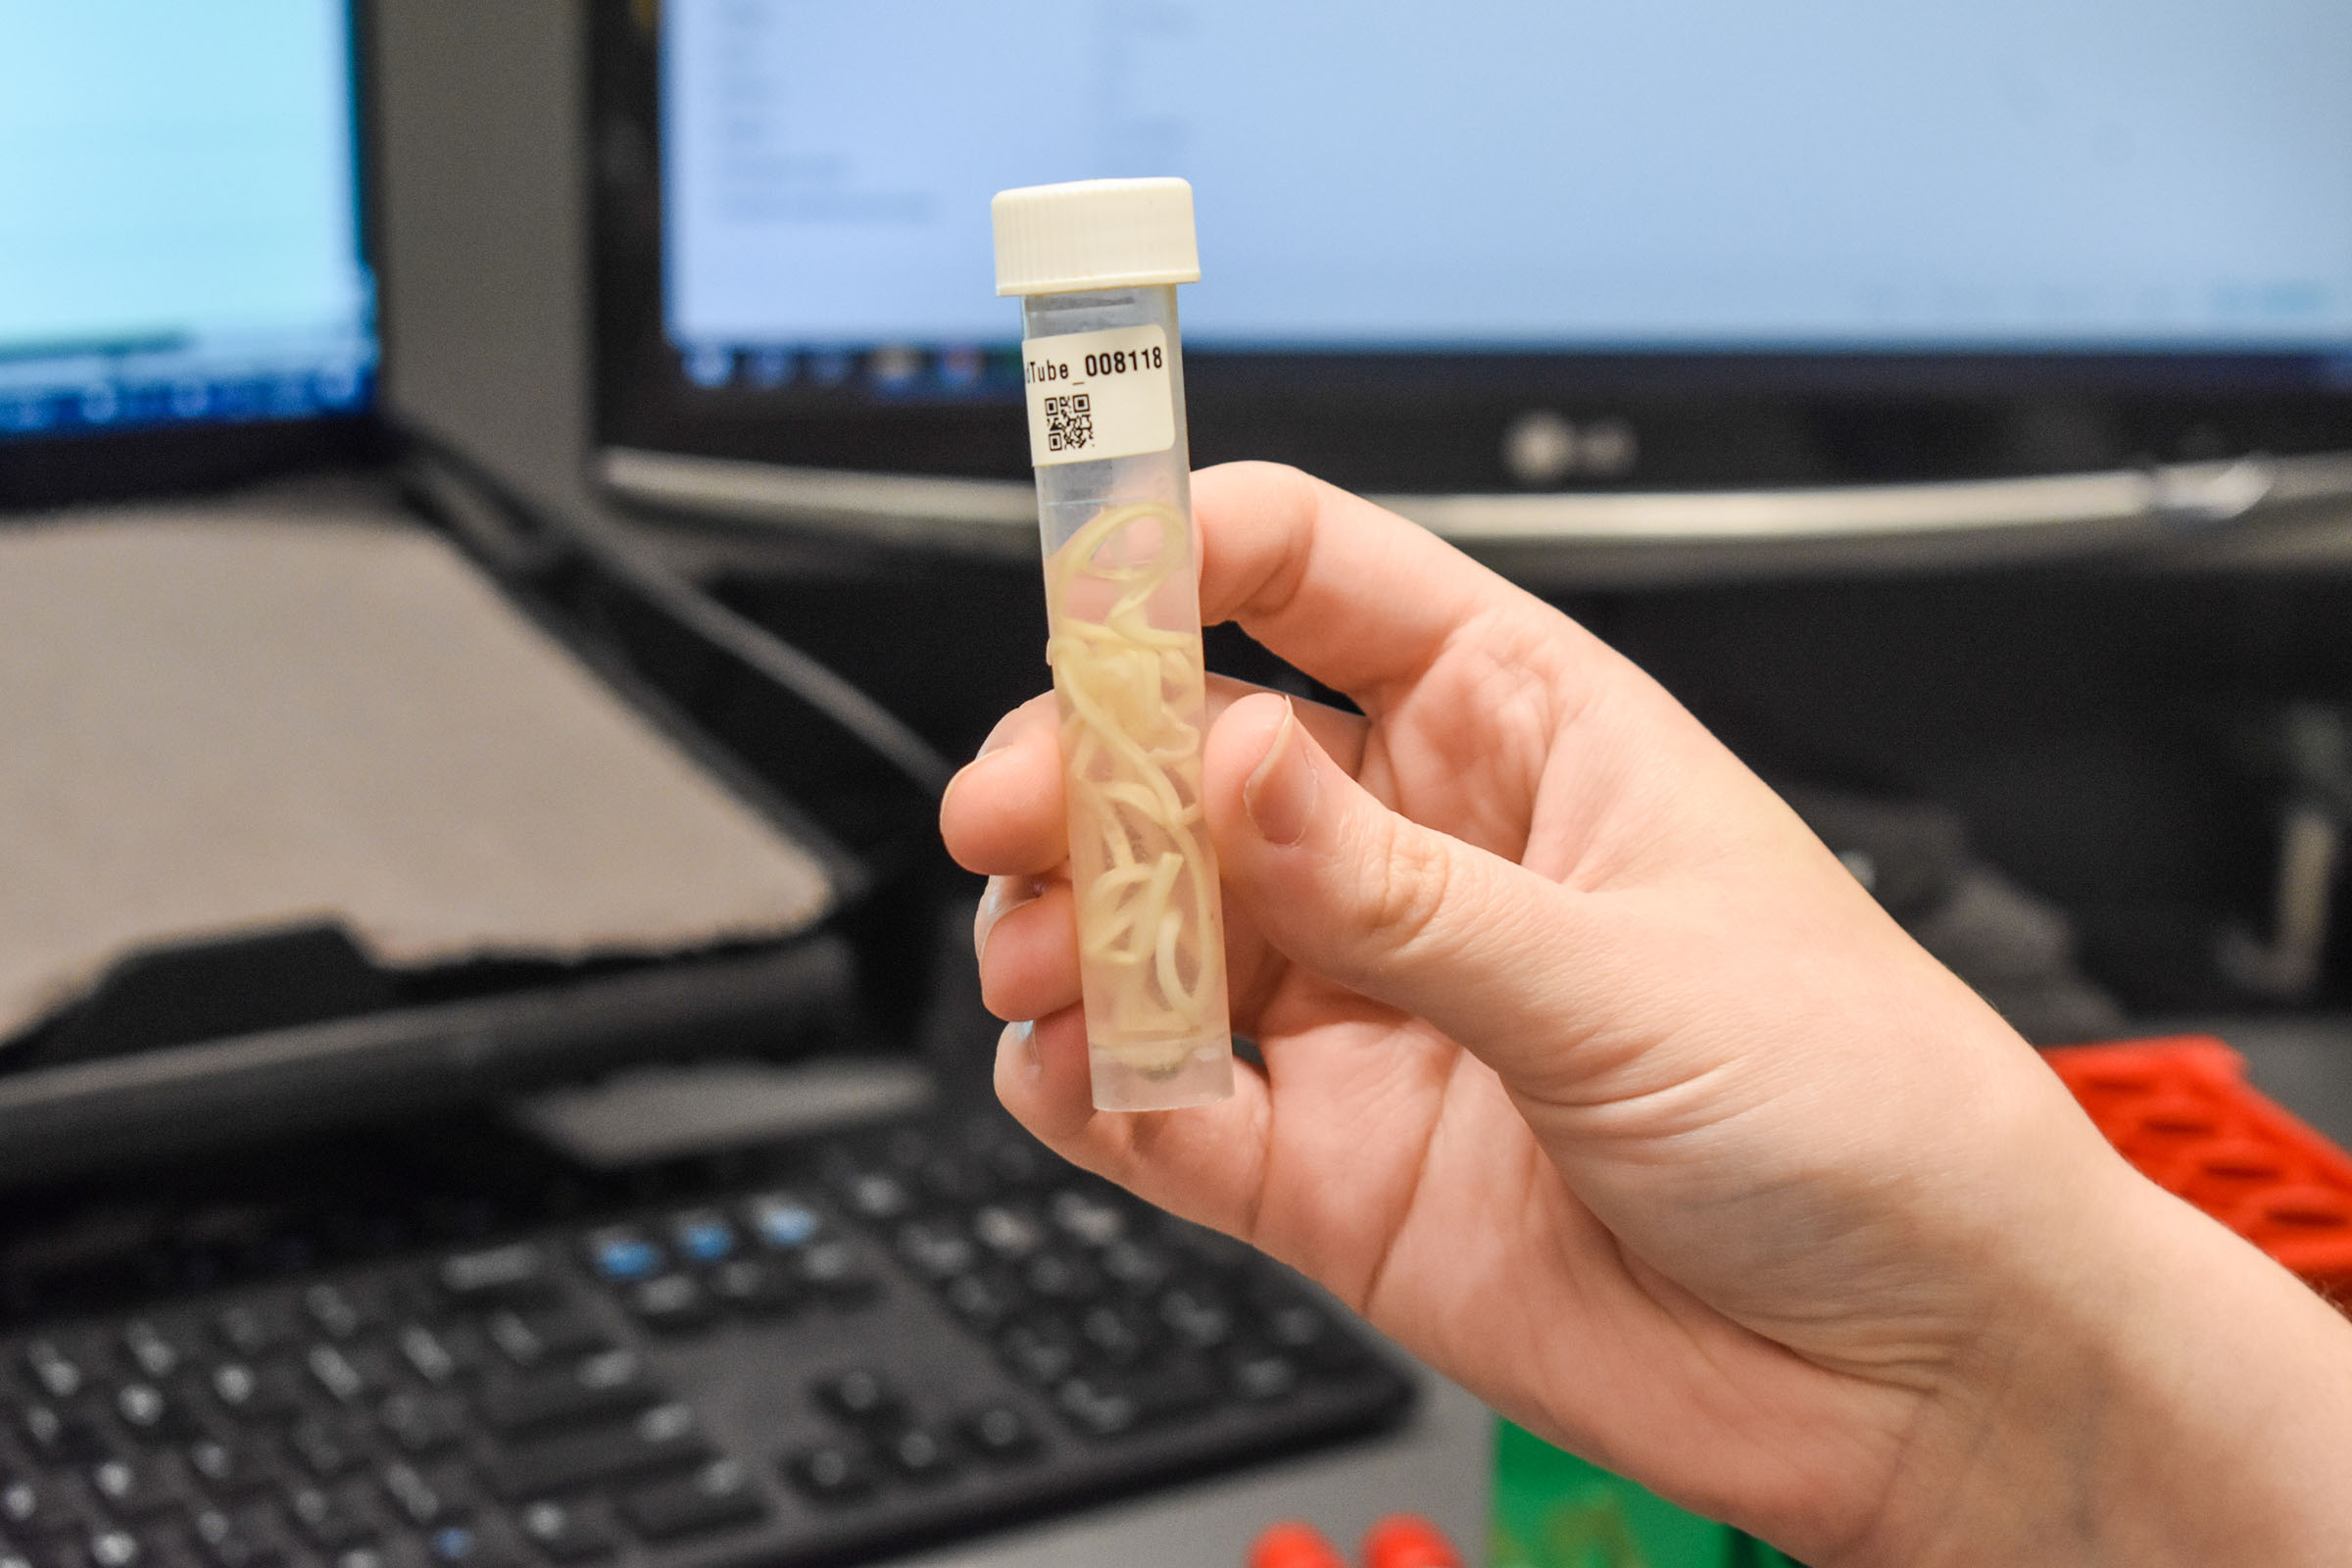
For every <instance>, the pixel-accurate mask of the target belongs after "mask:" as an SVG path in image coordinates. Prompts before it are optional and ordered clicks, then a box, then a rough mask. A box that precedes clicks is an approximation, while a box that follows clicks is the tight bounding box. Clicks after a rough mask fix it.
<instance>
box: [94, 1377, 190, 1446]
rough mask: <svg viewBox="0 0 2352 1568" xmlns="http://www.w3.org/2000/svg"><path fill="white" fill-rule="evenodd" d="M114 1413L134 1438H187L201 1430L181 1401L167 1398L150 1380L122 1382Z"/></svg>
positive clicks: (117, 1393)
mask: <svg viewBox="0 0 2352 1568" xmlns="http://www.w3.org/2000/svg"><path fill="white" fill-rule="evenodd" d="M115 1414H116V1415H117V1416H119V1417H121V1418H122V1421H123V1428H124V1429H125V1430H126V1431H128V1432H129V1433H130V1435H131V1436H132V1437H134V1438H141V1439H147V1440H156V1439H182V1438H191V1437H195V1436H197V1435H198V1434H199V1433H201V1432H202V1430H203V1429H202V1428H201V1427H199V1426H198V1425H197V1424H196V1418H195V1416H194V1414H193V1413H192V1412H191V1411H190V1410H189V1409H188V1407H187V1405H186V1404H185V1403H184V1402H182V1401H181V1400H179V1399H175V1398H172V1397H169V1396H167V1395H166V1394H165V1393H164V1391H163V1390H161V1389H159V1388H157V1387H156V1386H155V1385H154V1384H152V1383H125V1384H123V1387H121V1388H119V1389H117V1390H116V1391H115Z"/></svg>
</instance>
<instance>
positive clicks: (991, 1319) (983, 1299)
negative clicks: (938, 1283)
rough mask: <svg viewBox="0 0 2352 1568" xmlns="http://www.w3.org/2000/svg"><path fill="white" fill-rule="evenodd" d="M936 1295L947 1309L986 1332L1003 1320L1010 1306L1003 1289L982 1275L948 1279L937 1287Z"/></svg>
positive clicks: (967, 1275) (973, 1326)
mask: <svg viewBox="0 0 2352 1568" xmlns="http://www.w3.org/2000/svg"><path fill="white" fill-rule="evenodd" d="M939 1296H940V1299H941V1300H943V1301H945V1302H947V1303H948V1310H949V1311H951V1312H954V1313H955V1314H956V1316H957V1317H959V1318H961V1319H963V1321H964V1322H965V1323H967V1324H969V1325H970V1326H971V1327H972V1328H974V1329H977V1330H979V1331H980V1332H981V1333H983V1334H986V1333H988V1332H990V1331H991V1330H993V1329H995V1328H997V1327H998V1326H999V1325H1001V1324H1002V1323H1004V1321H1005V1317H1006V1316H1007V1315H1008V1314H1009V1313H1010V1312H1011V1310H1012V1303H1011V1302H1010V1301H1008V1300H1006V1299H1005V1293H1004V1292H1003V1291H1001V1290H999V1289H998V1288H997V1287H996V1286H995V1285H994V1284H992V1283H990V1282H989V1280H988V1279H986V1278H985V1277H984V1276H982V1275H978V1274H965V1275H962V1276H960V1277H958V1278H956V1279H952V1280H950V1281H948V1283H947V1284H946V1285H945V1286H943V1287H941V1289H940V1293H939Z"/></svg>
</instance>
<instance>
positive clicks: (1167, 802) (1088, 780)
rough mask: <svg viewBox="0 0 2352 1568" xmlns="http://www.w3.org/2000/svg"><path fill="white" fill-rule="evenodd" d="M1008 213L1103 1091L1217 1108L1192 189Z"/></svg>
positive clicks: (1145, 187)
mask: <svg viewBox="0 0 2352 1568" xmlns="http://www.w3.org/2000/svg"><path fill="white" fill-rule="evenodd" d="M991 213H992V216H993V217H994V219H995V222H996V239H997V292H998V293H999V294H1017V295H1019V296H1021V363H1022V377H1023V380H1024V382H1025V383H1026V390H1027V393H1028V401H1029V455H1030V461H1031V463H1032V464H1034V465H1035V466H1036V469H1037V516H1038V527H1039V531H1040V533H1041V535H1042V536H1043V542H1044V546H1045V558H1046V614H1047V623H1048V631H1049V635H1048V640H1047V644H1046V660H1047V662H1048V663H1049V664H1051V665H1052V666H1053V670H1054V697H1055V701H1056V703H1057V705H1058V708H1059V711H1060V715H1061V760H1062V772H1063V777H1064V779H1065V781H1066V784H1067V790H1068V798H1069V813H1070V817H1069V821H1070V869H1071V878H1072V884H1073V887H1072V891H1073V892H1074V893H1075V894H1076V896H1077V906H1078V948H1079V967H1080V971H1081V975H1082V978H1083V982H1084V990H1085V1000H1086V1036H1087V1047H1088V1052H1089V1055H1090V1058H1091V1061H1092V1065H1093V1069H1094V1089H1095V1104H1096V1106H1097V1107H1098V1108H1100V1109H1103V1110H1165V1109H1170V1108H1172V1107H1175V1106H1179V1105H1203V1104H1207V1103H1211V1102H1214V1101H1219V1100H1224V1099H1226V1098H1227V1097H1229V1096H1230V1095H1231V1094H1232V1093H1233V1034H1232V1027H1231V1025H1230V1023H1229V1022H1228V1020H1227V1016H1226V1003H1225V922H1224V916H1223V913H1222V911H1221V908H1220V905H1219V897H1220V895H1219V889H1218V884H1217V862H1216V853H1215V851H1214V850H1213V849H1212V848H1211V846H1210V844H1209V839H1208V827H1207V823H1206V822H1205V821H1203V820H1202V818H1201V732H1202V730H1203V728H1204V727H1205V723H1206V717H1205V713H1204V703H1203V683H1202V666H1201V601H1200V584H1199V580H1198V577H1197V574H1196V567H1195V562H1196V556H1195V552H1194V543H1193V541H1194V533H1193V509H1192V490H1191V483H1190V463H1189V460H1188V457H1187V453H1186V448H1185V435H1184V364H1183V357H1182V355H1181V354H1180V352H1179V351H1178V347H1177V333H1176V288H1175V285H1176V284H1178V283H1190V282H1193V281H1195V280H1197V279H1198V278H1199V277H1200V276H1201V263H1200V260H1199V256H1198V253H1197V252H1196V250H1195V247H1194V241H1193V188H1192V187H1191V186H1190V185H1188V184H1186V183H1185V182H1184V181H1183V180H1181V179H1096V180H1084V181H1080V182H1078V183H1075V184H1068V185H1035V186H1030V187H1028V188H1026V189H1022V190H1008V191H1004V192H1001V193H1000V194H999V195H998V196H997V198H996V200H995V202H994V203H992V204H991Z"/></svg>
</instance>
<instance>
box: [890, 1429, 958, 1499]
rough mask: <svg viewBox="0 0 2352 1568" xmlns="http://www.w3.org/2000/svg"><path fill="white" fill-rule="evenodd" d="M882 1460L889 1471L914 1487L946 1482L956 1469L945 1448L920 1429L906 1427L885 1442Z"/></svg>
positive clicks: (945, 1446) (935, 1438)
mask: <svg viewBox="0 0 2352 1568" xmlns="http://www.w3.org/2000/svg"><path fill="white" fill-rule="evenodd" d="M882 1458H883V1460H884V1462H886V1463H887V1464H889V1466H890V1467H891V1469H893V1470H895V1471H897V1472H898V1473H899V1474H900V1475H901V1476H903V1477H905V1478H906V1479H907V1480H908V1481H912V1482H914V1483H916V1484H917V1485H926V1484H928V1483H930V1482H934V1481H945V1480H946V1479H947V1478H948V1477H949V1476H951V1475H953V1474H954V1473H955V1470H956V1465H955V1462H954V1460H952V1459H951V1458H950V1457H949V1455H948V1448H947V1445H946V1444H944V1443H942V1442H940V1441H939V1439H938V1438H937V1437H935V1436H933V1435H932V1434H931V1433H929V1432H926V1431H924V1430H923V1429H922V1428H921V1427H908V1428H907V1430H906V1431H904V1432H899V1433H894V1434H893V1435H892V1436H891V1437H889V1438H888V1439H886V1440H884V1442H883V1444H882Z"/></svg>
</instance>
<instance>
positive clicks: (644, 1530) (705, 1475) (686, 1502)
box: [620, 1459, 767, 1541]
mask: <svg viewBox="0 0 2352 1568" xmlns="http://www.w3.org/2000/svg"><path fill="white" fill-rule="evenodd" d="M620 1511H621V1513H622V1515H623V1516H624V1517H626V1518H627V1520H628V1521H629V1527H630V1528H631V1529H633V1530H635V1531H636V1532H637V1533H638V1534H639V1535H641V1536H643V1537H644V1538H645V1539H646V1540H648V1541H675V1540H677V1539H678V1538H679V1537H681V1536H697V1535H703V1534H706V1533H708V1532H710V1531H713V1530H725V1529H730V1528H733V1527H737V1526H741V1525H748V1524H752V1523H755V1522H756V1521H758V1520H760V1519H763V1518H765V1517H766V1516H767V1502H766V1499H764V1498H762V1497H761V1496H760V1493H759V1491H758V1489H757V1488H755V1487H754V1486H753V1484H752V1474H751V1471H750V1470H748V1469H746V1468H745V1467H744V1466H743V1465H742V1464H741V1463H739V1462H738V1461H736V1460H733V1459H713V1460H712V1461H711V1463H709V1464H706V1465H704V1466H703V1467H702V1468H701V1469H699V1470H697V1471H696V1472H695V1473H694V1474H692V1475H690V1476H684V1477H681V1478H680V1479H678V1480H676V1481H664V1482H662V1483H660V1484H658V1485H655V1486H651V1487H643V1488H640V1489H639V1490H637V1491H635V1492H632V1493H629V1494H628V1495H625V1496H623V1497H622V1498H621V1499H620Z"/></svg>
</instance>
